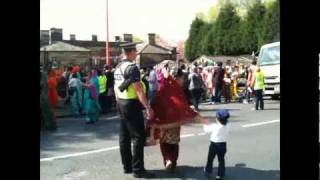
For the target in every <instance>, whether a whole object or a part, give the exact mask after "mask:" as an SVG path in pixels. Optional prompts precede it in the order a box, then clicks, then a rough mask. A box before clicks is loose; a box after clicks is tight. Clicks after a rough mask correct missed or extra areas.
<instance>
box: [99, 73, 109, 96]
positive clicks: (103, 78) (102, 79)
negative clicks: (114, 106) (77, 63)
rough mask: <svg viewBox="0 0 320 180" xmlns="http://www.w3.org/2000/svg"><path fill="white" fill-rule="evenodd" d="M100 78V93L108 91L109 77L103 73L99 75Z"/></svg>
mask: <svg viewBox="0 0 320 180" xmlns="http://www.w3.org/2000/svg"><path fill="white" fill-rule="evenodd" d="M98 79H99V87H100V88H99V93H100V94H101V93H104V92H105V91H106V87H107V77H106V75H101V76H99V77H98Z"/></svg>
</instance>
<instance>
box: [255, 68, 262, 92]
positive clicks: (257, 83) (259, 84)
mask: <svg viewBox="0 0 320 180" xmlns="http://www.w3.org/2000/svg"><path fill="white" fill-rule="evenodd" d="M254 89H255V90H261V89H264V74H263V72H261V71H260V72H256V73H255V83H254Z"/></svg>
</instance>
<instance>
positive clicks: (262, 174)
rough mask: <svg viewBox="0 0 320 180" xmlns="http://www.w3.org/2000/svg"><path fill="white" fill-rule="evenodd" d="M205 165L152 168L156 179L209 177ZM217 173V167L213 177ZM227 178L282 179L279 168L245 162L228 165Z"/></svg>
mask: <svg viewBox="0 0 320 180" xmlns="http://www.w3.org/2000/svg"><path fill="white" fill-rule="evenodd" d="M203 168H204V167H192V166H178V167H177V169H176V171H175V172H174V173H170V172H167V171H166V170H164V169H163V170H162V169H161V170H150V171H152V172H153V173H155V174H156V177H155V178H154V179H170V178H179V179H204V180H205V179H207V178H206V177H205V176H204V173H203ZM216 174H217V168H214V169H213V179H214V177H215V175H216ZM226 179H228V180H280V171H279V170H267V171H264V170H258V169H252V168H247V167H245V164H242V165H235V167H226Z"/></svg>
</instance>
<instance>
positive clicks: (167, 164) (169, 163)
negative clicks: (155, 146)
mask: <svg viewBox="0 0 320 180" xmlns="http://www.w3.org/2000/svg"><path fill="white" fill-rule="evenodd" d="M171 168H172V162H171V161H170V160H167V162H166V170H170V169H171Z"/></svg>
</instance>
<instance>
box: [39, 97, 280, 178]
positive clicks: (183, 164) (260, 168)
mask: <svg viewBox="0 0 320 180" xmlns="http://www.w3.org/2000/svg"><path fill="white" fill-rule="evenodd" d="M252 107H253V104H240V103H230V104H218V105H210V104H208V103H203V104H201V105H200V109H201V111H200V114H202V115H203V116H208V117H210V119H211V120H212V122H214V117H215V112H216V111H217V109H221V108H226V109H228V110H229V111H230V114H231V117H230V119H229V123H230V134H229V139H228V145H227V154H226V158H225V159H226V179H228V180H279V179H280V102H279V101H274V100H265V110H263V111H260V110H258V111H252V110H251V108H252ZM58 126H59V128H58V130H57V131H55V132H46V131H43V132H40V133H41V134H40V135H41V136H40V137H41V140H40V178H41V180H107V179H134V178H133V177H132V175H130V174H129V175H124V174H123V173H122V165H121V161H120V153H119V146H118V145H119V143H118V140H119V136H118V130H119V116H118V115H117V114H116V112H113V113H109V114H107V115H105V116H102V117H101V118H100V120H99V122H98V123H96V124H94V125H86V124H85V121H84V118H83V117H80V118H77V119H75V118H71V117H67V118H59V119H58ZM209 138H210V135H209V134H206V133H204V132H203V129H202V125H201V124H188V125H184V126H183V127H182V131H181V142H180V153H179V159H178V167H177V171H176V172H175V173H169V172H166V171H165V170H164V167H163V164H162V157H161V152H160V148H159V145H157V146H150V147H145V157H144V160H145V167H146V168H147V169H148V170H150V171H152V172H154V173H155V175H156V177H155V178H153V179H206V178H205V177H204V175H203V167H204V165H205V163H206V158H207V153H208V147H209ZM213 172H214V173H216V172H217V160H215V162H214V171H213Z"/></svg>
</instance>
